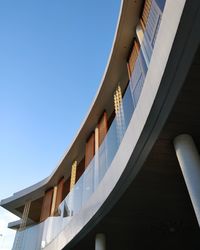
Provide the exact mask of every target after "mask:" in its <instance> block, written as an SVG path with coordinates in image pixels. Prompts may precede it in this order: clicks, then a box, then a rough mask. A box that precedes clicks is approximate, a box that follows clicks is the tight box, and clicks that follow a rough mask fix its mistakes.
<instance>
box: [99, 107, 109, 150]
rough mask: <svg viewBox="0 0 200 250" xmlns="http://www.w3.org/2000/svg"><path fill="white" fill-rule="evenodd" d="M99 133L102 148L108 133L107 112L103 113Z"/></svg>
mask: <svg viewBox="0 0 200 250" xmlns="http://www.w3.org/2000/svg"><path fill="white" fill-rule="evenodd" d="M98 131H99V146H100V145H101V143H102V141H103V139H104V137H105V136H106V134H107V131H108V118H107V113H106V112H104V113H103V115H102V117H101V119H100V121H99V123H98Z"/></svg>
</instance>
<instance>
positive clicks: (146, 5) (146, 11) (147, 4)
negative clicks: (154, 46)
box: [142, 0, 152, 27]
mask: <svg viewBox="0 0 200 250" xmlns="http://www.w3.org/2000/svg"><path fill="white" fill-rule="evenodd" d="M151 4H152V0H146V1H145V3H144V8H143V12H142V22H143V24H144V26H145V27H146V25H147V20H148V17H149V12H150V9H151Z"/></svg>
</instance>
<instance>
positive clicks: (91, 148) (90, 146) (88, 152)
mask: <svg viewBox="0 0 200 250" xmlns="http://www.w3.org/2000/svg"><path fill="white" fill-rule="evenodd" d="M94 152H95V144H94V133H92V134H91V136H90V137H89V139H88V140H87V142H86V146H85V168H87V166H88V165H89V163H90V161H91V160H92V158H93V157H94Z"/></svg>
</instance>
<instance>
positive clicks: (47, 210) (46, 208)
mask: <svg viewBox="0 0 200 250" xmlns="http://www.w3.org/2000/svg"><path fill="white" fill-rule="evenodd" d="M52 198H53V188H51V189H49V190H48V191H46V192H45V195H44V198H43V203H42V211H41V216H40V221H44V220H45V219H47V218H48V217H49V216H50V214H51V204H52Z"/></svg>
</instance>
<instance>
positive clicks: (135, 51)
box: [127, 41, 140, 79]
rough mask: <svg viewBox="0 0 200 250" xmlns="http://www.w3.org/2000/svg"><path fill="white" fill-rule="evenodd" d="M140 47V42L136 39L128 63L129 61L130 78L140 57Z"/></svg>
mask: <svg viewBox="0 0 200 250" xmlns="http://www.w3.org/2000/svg"><path fill="white" fill-rule="evenodd" d="M139 49H140V47H139V44H138V42H137V41H134V45H133V49H132V51H131V55H130V57H129V60H128V63H127V67H128V74H129V79H130V78H131V74H132V72H133V69H134V66H135V63H136V60H137V58H138V54H139Z"/></svg>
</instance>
